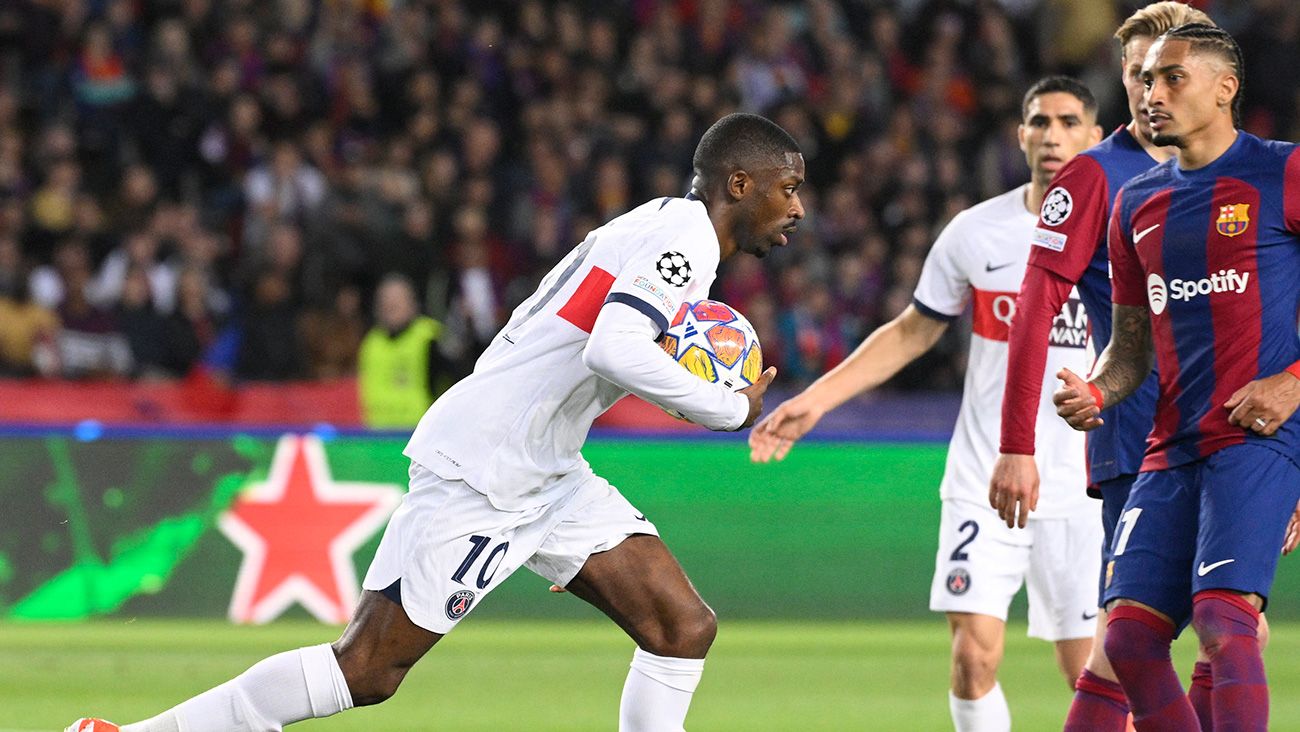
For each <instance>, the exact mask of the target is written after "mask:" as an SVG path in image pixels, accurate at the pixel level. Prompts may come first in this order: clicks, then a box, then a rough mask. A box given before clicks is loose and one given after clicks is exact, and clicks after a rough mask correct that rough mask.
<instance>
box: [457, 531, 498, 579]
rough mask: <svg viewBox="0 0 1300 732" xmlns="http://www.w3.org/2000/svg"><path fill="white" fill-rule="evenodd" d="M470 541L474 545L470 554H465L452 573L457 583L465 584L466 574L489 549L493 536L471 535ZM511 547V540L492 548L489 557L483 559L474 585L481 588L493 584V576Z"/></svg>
mask: <svg viewBox="0 0 1300 732" xmlns="http://www.w3.org/2000/svg"><path fill="white" fill-rule="evenodd" d="M469 543H471V544H473V545H474V546H473V547H471V548H470V550H469V554H466V555H465V560H464V561H463V562H461V563H460V566H459V567H457V568H456V571H455V572H452V573H451V578H452V580H454V581H455V582H456V583H457V584H461V585H463V584H465V575H466V574H467V573H468V572H469V571H470V569H472V568H473V567H474V563H475V562H477V561H478V558H479V557H480V556H481V555H482V554H483V551H484V550H485V549H487V547H488V544H491V543H492V538H491V537H488V536H477V535H475V536H471V537H470V538H469ZM509 548H510V542H508V541H503V542H501V543H500V544H497V545H496V546H495V547H493V548H492V551H491V552H489V553H488V555H487V559H485V560H483V567H482V568H481V569H479V571H478V578H477V579H476V580H474V585H475V586H476V587H478V588H479V589H480V590H482V589H484V588H486V587H487V586H488V585H490V584H492V578H493V577H495V576H496V573H497V568H498V567H500V566H501V560H503V559H504V558H505V556H506V550H507V549H509Z"/></svg>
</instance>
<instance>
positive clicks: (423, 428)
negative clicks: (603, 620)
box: [69, 114, 804, 732]
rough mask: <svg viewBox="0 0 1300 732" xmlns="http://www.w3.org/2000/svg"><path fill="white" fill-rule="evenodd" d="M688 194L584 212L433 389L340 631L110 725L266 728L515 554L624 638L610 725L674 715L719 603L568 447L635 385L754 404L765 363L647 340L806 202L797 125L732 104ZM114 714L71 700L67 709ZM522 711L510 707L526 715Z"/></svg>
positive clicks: (741, 418)
mask: <svg viewBox="0 0 1300 732" xmlns="http://www.w3.org/2000/svg"><path fill="white" fill-rule="evenodd" d="M694 167H695V178H694V182H693V184H692V190H691V193H690V194H689V195H688V196H686V197H685V198H671V197H670V198H660V199H656V200H653V201H650V202H648V203H645V204H643V205H641V206H640V207H638V208H636V209H634V210H632V211H630V212H628V213H626V214H624V215H622V216H619V217H618V218H616V219H614V220H612V221H610V222H609V223H608V224H606V225H604V226H602V227H600V228H598V229H596V230H594V231H592V232H591V233H590V234H589V235H588V236H587V238H586V240H585V241H584V242H583V243H582V244H580V245H578V246H577V247H576V248H575V249H574V250H573V251H572V252H570V253H569V255H568V256H567V257H565V258H564V260H563V261H561V262H560V263H559V264H558V265H556V266H555V268H554V269H552V270H551V272H550V273H549V274H548V275H547V276H546V278H545V279H544V280H543V281H542V283H541V285H540V286H539V287H538V289H537V291H536V292H535V293H534V294H533V295H532V296H531V297H530V298H528V299H527V300H526V301H525V302H523V303H522V304H521V305H520V306H519V307H518V308H516V309H515V311H514V313H513V314H512V315H511V317H510V320H509V322H508V323H507V324H506V326H505V327H504V328H503V329H502V330H501V332H500V333H498V334H497V336H496V338H495V339H494V340H493V341H492V343H491V345H490V346H489V347H488V349H487V350H486V351H485V352H484V353H483V355H482V357H480V359H479V361H478V363H477V364H476V366H475V368H474V373H473V374H471V375H470V376H468V377H467V378H466V379H464V380H463V381H461V382H460V383H458V384H456V385H455V386H453V387H452V388H451V389H450V390H448V391H447V392H446V393H445V394H443V395H442V396H441V397H439V398H438V400H437V401H436V402H435V403H434V404H433V406H431V407H430V408H429V411H428V412H427V413H426V414H425V416H424V417H423V419H421V421H420V423H419V425H418V426H417V427H416V429H415V433H414V434H413V435H412V437H411V440H410V442H409V443H408V444H407V446H406V450H405V454H406V455H407V456H408V457H410V458H411V469H410V478H411V482H410V485H411V490H410V493H408V494H407V496H406V498H405V499H404V500H403V502H402V505H401V506H400V507H399V508H398V509H397V511H396V512H395V513H394V514H393V517H392V519H391V520H390V522H389V525H388V528H387V530H386V531H385V533H384V537H383V539H382V541H381V542H380V546H379V549H378V551H377V552H376V555H375V558H374V561H373V563H372V564H371V566H370V570H369V572H368V573H367V574H366V578H365V581H364V582H363V586H364V588H365V592H363V593H362V597H361V599H360V602H359V604H358V607H357V609H356V610H355V612H354V613H353V616H352V621H351V623H350V624H349V625H348V627H347V628H346V629H345V630H344V632H343V636H342V637H341V638H340V639H339V640H338V641H336V642H335V643H333V644H324V645H319V646H313V647H309V648H301V649H298V650H296V651H290V652H287V653H282V654H279V655H277V656H272V657H270V658H268V659H265V660H263V661H261V662H259V663H257V664H255V665H254V666H253V667H252V668H250V669H249V670H248V671H246V672H244V674H242V675H241V676H239V677H237V678H235V679H233V680H231V681H229V682H226V683H225V684H222V685H221V686H218V687H216V688H214V689H211V690H209V691H207V692H205V693H203V694H200V695H199V696H197V697H195V698H193V699H190V700H189V701H186V702H184V703H182V704H180V705H179V706H177V707H174V708H173V709H171V710H169V711H167V712H164V713H163V714H161V715H159V716H157V717H154V718H152V719H150V720H147V721H144V722H140V723H137V724H128V725H123V726H122V727H121V730H122V731H123V732H164V731H165V732H216V731H218V730H279V729H280V728H281V727H282V726H283V725H285V724H289V723H292V722H296V721H299V720H302V719H308V718H312V717H325V716H329V715H331V714H335V713H337V712H341V711H343V710H345V709H349V708H351V707H352V706H354V705H357V706H360V705H366V704H377V703H379V702H382V701H384V700H385V699H387V698H389V697H390V696H392V695H393V693H394V692H396V690H397V687H398V684H400V683H401V681H402V679H403V677H404V676H405V675H406V672H407V671H408V670H409V669H410V667H411V666H412V665H413V664H414V663H415V662H416V661H418V660H419V659H420V658H421V657H422V656H423V655H424V654H425V653H426V652H427V651H428V650H429V649H430V648H432V647H433V645H434V644H435V643H437V642H438V640H439V639H441V638H442V636H444V635H445V634H447V633H448V632H450V631H451V629H452V628H454V627H455V626H456V624H457V623H458V622H459V621H460V620H461V619H462V618H464V617H465V615H466V614H467V613H468V612H470V611H471V610H472V609H473V608H474V607H476V606H477V605H478V603H479V602H480V601H481V600H482V598H483V596H484V595H486V594H487V593H489V592H491V591H492V590H493V589H494V588H496V587H497V586H498V585H499V584H500V583H501V582H502V581H504V580H505V578H506V577H508V576H509V575H510V574H511V573H513V572H514V571H515V570H516V569H518V568H519V567H521V566H524V567H527V568H529V569H530V570H532V571H534V572H536V573H537V574H539V575H541V576H543V577H545V578H547V579H549V580H551V581H552V582H554V583H555V584H557V585H559V586H561V587H564V588H566V589H567V590H568V591H569V592H572V593H573V594H574V595H576V596H578V597H580V598H582V599H583V600H586V601H587V602H589V603H591V604H592V605H594V606H595V607H597V608H599V609H600V610H602V611H603V612H604V613H605V614H606V615H608V616H609V617H610V618H611V619H612V620H614V622H616V623H617V624H618V625H619V627H621V628H623V630H624V631H626V632H627V633H628V635H630V636H631V637H632V639H633V640H634V641H635V642H636V644H637V650H636V651H635V653H634V654H633V658H632V664H631V669H630V671H629V673H628V677H627V681H626V683H625V685H624V687H623V696H622V701H621V704H620V709H619V729H620V730H622V731H623V732H642V731H644V732H652V731H654V732H658V731H664V732H667V731H670V730H682V729H683V724H684V720H685V718H686V711H687V707H688V706H689V704H690V701H691V696H692V694H693V693H694V690H695V687H696V685H697V684H698V683H699V680H700V676H701V674H702V672H703V668H704V656H705V654H706V652H707V651H708V649H709V646H710V645H711V644H712V642H713V638H714V634H715V632H716V619H715V617H714V614H713V611H712V610H711V609H710V608H709V607H708V605H706V604H705V603H704V601H703V600H702V599H701V598H700V596H699V595H698V594H697V593H696V591H695V588H694V587H692V585H691V583H690V581H689V580H688V579H687V577H686V574H685V572H683V570H682V568H681V566H680V565H679V564H678V563H677V560H676V559H675V558H673V556H672V554H671V553H670V552H669V551H668V549H667V547H666V546H665V545H664V543H663V542H662V541H661V540H660V539H659V536H658V532H657V531H656V529H655V527H654V525H653V524H651V523H650V522H649V521H648V520H647V519H646V517H645V516H644V515H642V514H641V513H640V512H639V511H638V510H637V509H636V508H634V507H633V506H632V504H631V503H629V502H628V501H627V499H625V498H624V497H623V496H622V495H621V494H620V493H619V492H618V491H617V490H616V489H615V488H614V487H613V486H611V485H610V484H609V483H607V482H606V481H604V480H602V479H601V478H599V477H597V476H596V475H595V474H594V473H593V472H592V471H591V468H590V466H589V465H588V464H587V462H586V461H585V460H584V459H583V458H582V455H581V453H580V452H579V450H580V448H581V447H582V444H583V442H584V441H585V440H586V436H587V432H588V430H589V429H590V427H591V423H592V420H594V419H595V418H596V417H597V416H598V415H600V414H601V413H602V412H604V411H605V410H606V409H608V408H609V407H610V406H611V405H613V404H614V403H615V402H617V401H618V400H619V399H621V398H623V397H624V396H626V395H627V394H628V393H629V392H631V393H635V394H637V395H638V396H640V397H642V398H645V399H647V400H649V401H652V402H654V403H657V404H659V405H661V406H663V407H667V408H672V409H675V410H677V411H679V412H681V413H682V414H684V415H686V416H687V417H688V418H689V419H690V420H691V421H693V422H696V423H698V424H701V425H704V426H705V427H708V428H710V429H714V430H737V429H740V428H742V427H746V426H748V425H749V424H751V423H752V422H753V421H754V419H755V418H756V417H757V416H758V414H759V412H760V411H761V410H762V403H763V393H764V392H765V391H766V390H767V386H768V385H769V384H770V383H771V381H772V379H773V377H774V376H775V374H776V370H775V369H772V368H769V369H768V370H766V371H765V372H764V373H763V374H762V376H761V377H760V378H759V380H758V382H756V383H755V384H753V385H752V386H750V387H748V388H746V389H743V390H741V391H740V392H732V391H730V390H728V389H726V388H725V387H722V386H719V385H717V384H713V383H709V382H706V381H703V380H701V379H699V378H697V377H695V376H694V375H692V374H691V373H689V372H688V371H687V370H686V369H683V368H682V367H681V366H680V365H679V364H677V363H676V362H675V361H673V359H672V358H670V357H669V356H668V355H667V354H666V353H665V352H664V351H663V350H662V349H661V348H660V347H659V346H658V345H656V343H655V341H656V339H657V338H658V337H659V335H660V334H661V333H662V332H663V331H665V330H667V328H668V324H669V322H670V321H671V319H672V318H673V316H674V315H675V314H676V312H677V310H678V309H679V307H681V305H682V304H683V303H685V302H689V301H693V300H698V299H701V298H704V297H706V296H707V295H708V292H709V286H710V285H711V284H712V283H713V280H714V277H715V276H716V271H717V267H718V263H719V261H720V260H722V259H726V258H727V257H729V256H731V255H732V254H735V253H736V252H737V251H743V252H748V253H750V254H753V255H755V256H759V257H762V256H764V255H765V254H766V253H767V252H768V251H769V250H770V249H771V248H772V247H774V246H783V245H785V244H786V234H788V233H789V232H790V231H792V230H793V229H794V228H795V225H796V223H797V222H798V221H799V219H801V218H803V205H802V203H801V202H800V200H799V193H798V190H799V186H800V185H801V184H802V183H803V178H804V163H803V157H802V156H801V155H800V154H799V148H798V145H797V144H796V143H795V141H794V139H793V138H791V137H790V136H789V135H788V134H787V133H786V132H785V131H784V130H782V129H781V128H780V127H778V126H777V125H775V124H773V123H772V122H770V121H768V120H766V119H764V118H762V117H759V116H757V115H751V114H733V115H728V116H727V117H724V118H722V119H721V120H719V121H718V122H717V123H715V124H714V125H713V126H712V127H711V128H710V129H709V130H708V131H707V132H705V133H704V136H703V137H702V138H701V140H700V143H699V146H698V147H697V148H696V151H695V157H694ZM87 725H99V726H93V729H94V730H96V731H97V732H107V731H109V730H117V729H118V728H117V727H116V726H112V725H111V724H106V723H104V722H102V721H100V720H91V719H83V720H78V721H77V722H76V723H74V724H73V726H72V727H69V730H78V731H80V730H85V729H91V728H92V727H91V726H87ZM524 727H526V725H524Z"/></svg>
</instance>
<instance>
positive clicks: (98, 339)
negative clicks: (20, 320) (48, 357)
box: [55, 246, 133, 379]
mask: <svg viewBox="0 0 1300 732" xmlns="http://www.w3.org/2000/svg"><path fill="white" fill-rule="evenodd" d="M73 251H81V252H83V254H82V255H78V256H71V257H69V258H67V259H66V260H65V261H64V262H63V263H62V264H63V266H62V268H61V269H60V270H59V275H60V277H61V278H62V283H63V300H62V302H60V303H59V306H58V309H57V313H58V316H59V321H60V322H61V323H62V326H63V327H62V329H61V330H60V331H59V334H58V336H57V338H56V340H55V351H56V364H57V367H56V373H59V374H61V375H63V376H64V377H67V378H72V379H80V378H110V377H121V376H127V375H129V374H130V373H131V370H132V368H133V360H132V357H131V345H130V343H129V342H128V341H127V338H126V336H125V335H124V334H123V333H122V331H121V328H120V325H119V323H118V320H117V318H116V317H115V315H114V313H113V312H112V311H110V310H105V309H104V308H101V307H99V306H97V305H95V304H94V303H92V302H91V301H90V298H89V296H88V293H89V291H90V278H91V272H90V262H89V258H88V257H86V256H85V255H84V251H85V248H84V246H77V247H76V249H75V250H73Z"/></svg>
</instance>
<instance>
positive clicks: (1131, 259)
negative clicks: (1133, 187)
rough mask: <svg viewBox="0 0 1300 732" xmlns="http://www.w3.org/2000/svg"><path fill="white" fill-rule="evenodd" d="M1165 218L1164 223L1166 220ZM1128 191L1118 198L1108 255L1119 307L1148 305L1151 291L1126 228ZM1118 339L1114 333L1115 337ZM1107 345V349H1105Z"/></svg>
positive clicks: (1114, 300) (1112, 291) (1112, 288)
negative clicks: (1147, 288) (1126, 195)
mask: <svg viewBox="0 0 1300 732" xmlns="http://www.w3.org/2000/svg"><path fill="white" fill-rule="evenodd" d="M1164 195H1165V208H1166V209H1167V208H1168V204H1169V201H1168V198H1169V196H1168V194H1164ZM1163 219H1164V217H1163V215H1162V216H1161V220H1163ZM1124 226H1125V222H1124V190H1123V189H1120V192H1119V193H1118V194H1116V195H1115V210H1114V211H1112V212H1111V215H1110V229H1109V232H1108V233H1107V237H1108V238H1107V242H1108V244H1107V252H1108V256H1109V258H1110V299H1111V301H1112V303H1114V304H1115V305H1132V306H1135V307H1136V306H1142V307H1145V306H1146V305H1147V290H1146V286H1145V283H1144V282H1143V281H1142V275H1143V272H1142V262H1141V259H1140V258H1139V257H1138V256H1137V254H1136V252H1135V249H1136V246H1135V244H1134V243H1133V242H1132V241H1131V239H1130V238H1129V234H1130V231H1126V230H1125V229H1124ZM1111 336H1112V337H1114V334H1113V333H1112V334H1111ZM1104 347H1105V346H1103V348H1104Z"/></svg>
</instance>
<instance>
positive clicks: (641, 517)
mask: <svg viewBox="0 0 1300 732" xmlns="http://www.w3.org/2000/svg"><path fill="white" fill-rule="evenodd" d="M632 518H634V519H636V520H637V521H645V520H646V517H645V514H643V513H639V514H637V515H635V516H633V517H632ZM1228 561H1229V562H1231V561H1232V560H1231V559H1229V560H1228Z"/></svg>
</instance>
